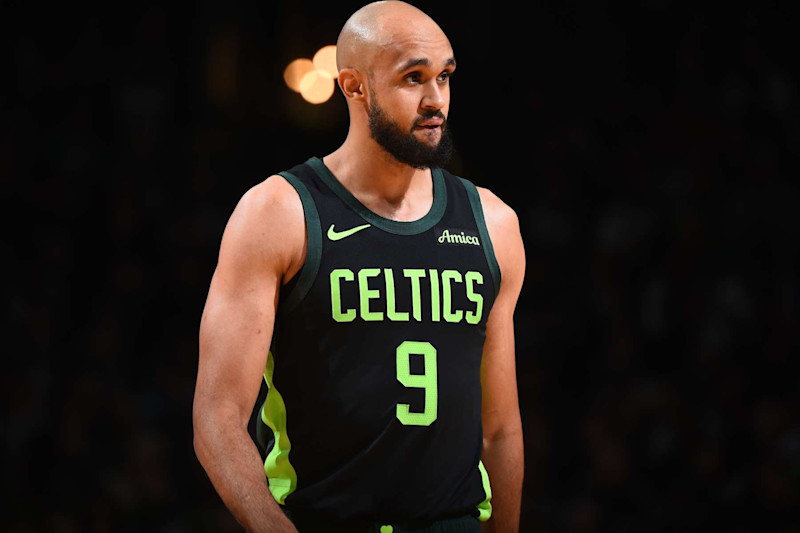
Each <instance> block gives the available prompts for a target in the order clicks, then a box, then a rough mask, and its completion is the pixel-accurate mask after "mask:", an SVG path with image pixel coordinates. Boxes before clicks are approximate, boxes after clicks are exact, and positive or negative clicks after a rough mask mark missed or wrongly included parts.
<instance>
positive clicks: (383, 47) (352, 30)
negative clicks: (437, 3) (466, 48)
mask: <svg viewBox="0 0 800 533" xmlns="http://www.w3.org/2000/svg"><path fill="white" fill-rule="evenodd" d="M415 39H416V40H419V39H422V40H426V41H428V40H441V39H443V40H445V41H446V40H447V37H446V36H445V34H444V32H443V31H442V29H441V28H440V27H439V25H438V24H436V22H434V20H433V19H432V18H430V17H429V16H428V15H427V14H425V13H424V12H423V11H421V10H420V9H418V8H416V7H414V6H412V5H411V4H407V3H405V2H402V1H400V0H380V1H378V2H372V3H370V4H367V5H365V6H364V7H362V8H360V9H359V10H358V11H356V12H355V13H353V14H352V15H351V16H350V18H349V19H347V22H345V24H344V26H343V27H342V31H341V32H340V33H339V38H338V40H337V42H336V64H337V68H338V69H339V70H342V69H345V68H353V69H357V70H360V71H362V72H367V73H369V72H371V71H372V68H373V64H374V61H375V58H376V57H377V56H378V54H380V53H382V52H385V51H387V50H391V49H392V48H394V47H402V46H403V45H404V44H405V43H408V42H412V41H413V40H415Z"/></svg>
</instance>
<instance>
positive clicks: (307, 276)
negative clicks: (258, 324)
mask: <svg viewBox="0 0 800 533" xmlns="http://www.w3.org/2000/svg"><path fill="white" fill-rule="evenodd" d="M278 174H279V175H280V176H283V178H284V179H286V181H288V182H289V183H290V184H291V185H292V187H294V189H295V190H296V191H297V194H299V195H300V201H301V202H302V204H303V214H304V216H305V219H306V233H307V235H308V250H307V251H306V260H305V262H304V263H303V266H302V267H301V268H300V273H299V274H297V276H298V278H297V284H296V285H295V286H294V288H293V289H292V291H291V292H290V293H289V294H288V296H287V297H286V300H285V301H284V302H279V303H278V306H279V311H278V314H279V315H285V314H286V313H288V312H290V311H291V310H292V309H294V308H295V307H296V306H297V304H299V303H300V302H301V301H302V300H303V298H305V297H306V294H308V291H309V290H310V289H311V285H312V284H313V283H314V280H315V279H316V277H317V272H318V271H319V264H320V261H321V259H322V228H321V226H320V221H319V213H318V212H317V206H316V204H314V199H313V198H312V197H311V193H310V192H309V191H308V188H307V187H306V186H305V185H304V184H303V182H302V181H300V179H299V178H298V177H297V176H295V175H294V174H292V173H291V172H286V171H282V172H278Z"/></svg>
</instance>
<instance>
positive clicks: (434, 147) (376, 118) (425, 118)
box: [368, 92, 454, 169]
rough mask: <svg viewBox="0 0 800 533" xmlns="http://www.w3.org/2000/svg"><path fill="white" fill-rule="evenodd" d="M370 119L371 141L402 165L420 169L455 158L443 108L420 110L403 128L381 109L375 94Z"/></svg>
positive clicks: (441, 164)
mask: <svg viewBox="0 0 800 533" xmlns="http://www.w3.org/2000/svg"><path fill="white" fill-rule="evenodd" d="M368 117H369V131H370V135H371V136H372V138H373V139H375V141H376V142H377V143H378V144H379V145H381V146H382V147H383V149H384V150H386V151H387V152H389V154H391V155H392V156H393V157H394V158H395V159H397V160H398V161H400V162H401V163H405V164H406V165H409V166H412V167H414V168H418V169H425V168H430V167H442V166H444V165H445V164H446V163H447V162H448V161H449V160H450V158H451V157H452V155H453V151H454V148H453V140H452V137H451V136H450V130H449V129H448V127H447V118H446V117H445V116H444V113H442V111H441V110H440V109H439V110H434V109H431V110H425V111H421V114H419V115H418V116H417V117H416V118H415V119H414V121H413V122H412V124H411V126H410V128H409V127H408V126H407V127H406V128H405V129H404V128H403V126H401V125H400V123H398V122H397V121H395V120H393V119H392V118H391V117H390V116H389V115H388V114H387V113H386V112H385V111H384V110H383V109H382V108H381V106H380V104H379V103H378V101H377V98H376V95H375V93H374V92H373V93H372V97H371V98H370V103H369V110H368ZM434 124H435V125H434Z"/></svg>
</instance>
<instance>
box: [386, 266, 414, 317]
mask: <svg viewBox="0 0 800 533" xmlns="http://www.w3.org/2000/svg"><path fill="white" fill-rule="evenodd" d="M383 276H384V277H385V278H386V318H388V319H389V320H392V321H394V322H408V312H406V311H402V312H400V311H397V309H396V307H395V306H396V304H395V299H394V273H392V269H391V268H384V269H383Z"/></svg>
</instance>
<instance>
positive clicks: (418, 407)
mask: <svg viewBox="0 0 800 533" xmlns="http://www.w3.org/2000/svg"><path fill="white" fill-rule="evenodd" d="M289 172H291V173H292V174H293V175H294V176H296V177H297V178H298V179H299V180H300V181H301V182H302V183H303V184H304V185H305V186H306V188H307V189H308V190H309V192H310V193H311V196H312V197H313V199H314V203H315V205H316V208H317V211H318V213H319V219H320V224H321V229H322V234H323V238H322V254H321V260H320V265H319V271H318V274H317V277H316V279H314V281H313V284H312V285H311V287H310V289H309V290H308V293H307V295H306V297H305V298H304V299H303V300H302V301H301V302H300V303H299V304H298V305H297V306H296V307H295V308H293V309H291V310H290V311H289V312H288V313H287V314H285V315H281V314H280V312H279V316H280V318H279V319H277V321H276V324H275V330H274V333H273V342H272V347H271V351H272V354H273V357H274V361H275V367H274V374H273V384H274V386H275V388H276V389H277V391H279V392H280V394H281V396H282V398H283V400H284V402H285V405H286V433H287V436H288V437H289V440H290V442H291V450H290V451H289V453H288V460H289V462H290V463H291V465H292V466H293V467H294V470H295V472H296V475H297V486H296V488H295V490H294V491H293V492H292V493H291V494H289V495H288V497H287V498H286V501H285V504H286V505H287V506H288V507H291V508H293V509H299V510H305V511H309V512H317V513H321V514H324V515H326V516H334V517H336V518H338V519H340V520H351V519H361V520H369V521H379V520H386V521H391V520H397V521H401V522H406V521H416V520H436V519H439V518H442V517H448V516H459V515H470V514H473V513H475V512H476V506H477V505H478V504H480V503H481V502H483V501H484V500H485V499H486V493H485V490H484V486H483V481H482V477H481V473H480V470H479V467H478V464H479V461H480V457H481V448H482V426H481V390H480V362H481V354H482V348H483V343H484V340H485V332H486V320H487V317H488V315H489V311H490V310H491V307H492V304H493V302H494V294H495V287H494V286H493V281H492V275H491V272H490V269H489V265H488V263H487V258H486V255H485V253H484V250H483V243H477V241H475V240H474V239H472V237H470V239H467V240H468V241H471V242H465V240H464V239H461V240H452V242H448V240H447V239H446V238H445V239H442V238H441V237H442V234H443V232H444V231H445V230H447V232H448V233H449V234H451V235H452V234H458V235H461V234H462V233H463V235H464V236H475V235H478V233H479V232H478V227H477V222H476V220H475V217H474V215H473V211H472V208H471V206H470V203H469V199H468V197H467V193H466V189H465V187H464V185H463V183H461V180H460V179H459V178H457V177H456V176H453V175H452V174H450V173H448V172H446V171H442V173H443V175H444V183H445V192H446V207H445V209H444V211H443V214H442V215H441V219H440V220H438V221H436V223H435V224H434V225H433V226H432V227H430V228H429V229H427V230H425V231H422V232H420V233H412V234H403V235H398V234H395V233H392V232H389V231H385V230H383V229H381V228H379V227H377V226H376V225H374V224H373V225H371V226H370V227H368V228H365V229H363V230H359V231H357V232H356V233H353V234H352V235H350V236H348V237H346V238H341V239H337V240H331V239H329V238H328V236H327V232H328V229H329V228H330V227H331V225H335V230H336V232H342V231H346V230H348V229H352V228H355V227H357V226H363V225H365V224H367V223H368V222H367V221H366V220H365V218H363V217H362V216H361V215H360V214H359V213H358V212H357V211H356V210H354V209H353V208H352V207H351V206H349V205H347V204H346V203H345V202H343V201H342V199H341V198H339V197H338V196H337V195H336V194H335V193H334V192H333V191H332V190H331V189H330V188H329V187H328V186H327V185H326V184H325V183H324V182H323V180H321V179H320V177H319V175H318V174H317V173H316V171H315V170H314V169H312V168H311V167H310V166H309V165H307V164H302V165H298V166H296V167H294V168H292V169H290V170H289ZM373 220H374V219H373ZM409 224H410V225H409V226H407V228H406V229H408V228H411V229H413V228H414V227H415V226H414V224H413V223H409ZM336 269H346V270H347V271H349V272H351V273H352V279H350V280H347V279H345V278H339V282H338V286H339V288H340V290H339V293H340V295H341V302H340V303H341V306H340V307H341V310H343V311H346V312H347V313H348V314H350V315H352V311H353V310H355V317H354V318H353V319H352V321H345V322H343V321H337V320H335V319H334V316H333V308H334V307H336V305H335V303H334V302H333V301H332V282H331V273H332V272H333V271H334V270H336ZM369 269H376V270H369ZM406 269H417V271H418V270H419V269H423V270H424V276H422V277H419V272H417V274H409V272H410V271H407V270H406ZM339 271H341V270H339ZM390 273H391V274H390ZM445 273H447V274H445ZM407 274H409V275H407ZM415 275H416V276H418V277H417V278H416V279H417V282H418V289H419V290H418V291H417V292H418V294H419V298H416V299H415V298H414V294H415V282H414V281H413V279H414V276H415ZM409 276H410V277H409ZM468 277H469V279H470V281H469V282H468V281H467V278H468ZM361 278H363V279H361ZM390 278H391V279H392V280H393V283H391V281H390ZM434 278H437V279H436V282H435V283H434V282H433V281H432V280H433V279H434ZM445 278H447V280H449V281H447V280H446V279H445ZM360 279H361V282H360V281H359V280H360ZM387 283H388V284H389V285H392V286H393V287H394V293H395V306H394V307H395V311H396V313H395V314H394V315H393V318H398V317H401V318H404V317H406V314H407V319H403V320H392V319H390V312H391V310H390V306H389V302H388V297H387V294H388V292H389V291H388V289H387ZM446 284H447V285H449V286H450V288H451V290H450V291H449V292H450V296H451V298H450V304H451V305H450V306H449V307H448V306H446V305H445V292H446V289H445V285H446ZM435 285H438V289H437V288H436V287H434V286H435ZM468 285H469V288H468ZM360 288H361V289H368V291H373V292H368V291H364V290H360ZM287 289H288V287H287ZM437 290H438V293H439V298H438V301H439V305H438V306H435V305H433V303H432V301H434V300H435V299H434V297H433V295H434V293H435V292H437ZM284 292H286V291H281V297H283V296H284ZM478 300H479V301H480V302H478ZM365 301H366V305H365V304H364V302H365ZM414 301H417V302H418V304H419V306H418V310H419V311H420V314H419V315H418V316H417V317H416V318H419V320H416V318H415V316H414V305H413V303H414ZM279 307H280V304H279ZM436 309H438V311H437V310H436ZM448 309H450V311H451V313H449V314H447V313H446V311H447V310H448ZM369 313H377V314H378V315H382V318H383V319H382V320H375V321H371V320H366V319H365V318H369V317H370V315H369ZM437 315H438V316H437ZM376 316H377V315H376ZM468 317H470V320H471V321H472V322H476V320H477V323H470V321H468ZM437 318H438V320H437ZM448 318H449V319H450V320H451V321H448V320H447V319H448ZM408 346H412V347H414V349H416V347H419V346H430V347H433V350H435V355H434V356H432V357H435V365H432V366H435V370H436V374H437V379H436V390H437V391H438V396H437V397H436V402H435V403H436V419H435V420H434V421H432V422H430V424H429V425H408V424H405V423H403V422H401V420H400V418H399V415H398V414H397V409H398V405H400V404H406V405H408V410H409V411H410V412H411V413H423V412H426V411H425V409H426V407H425V400H426V396H427V395H429V394H431V391H432V390H433V388H431V387H429V388H428V389H424V388H420V387H416V386H405V385H403V383H401V381H400V379H399V376H400V375H401V374H402V372H403V371H402V370H401V369H400V368H399V367H398V362H399V361H401V360H404V361H407V364H408V365H409V366H410V373H411V374H421V373H422V372H423V371H424V370H425V369H426V367H425V363H424V361H425V357H424V356H423V355H422V354H420V353H416V352H413V350H412V352H409V351H408V350H407V349H406V348H407V347H408ZM426 349H429V348H426ZM429 350H430V349H429ZM432 366H429V367H428V368H427V371H428V375H431V371H432ZM429 383H431V382H430V381H429ZM431 397H432V395H431ZM427 412H429V413H431V412H432V411H431V410H429V411H427ZM259 424H262V423H261V422H260V421H259ZM262 426H263V424H262ZM262 429H264V428H263V427H262ZM266 433H267V435H269V434H270V431H269V428H266Z"/></svg>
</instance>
